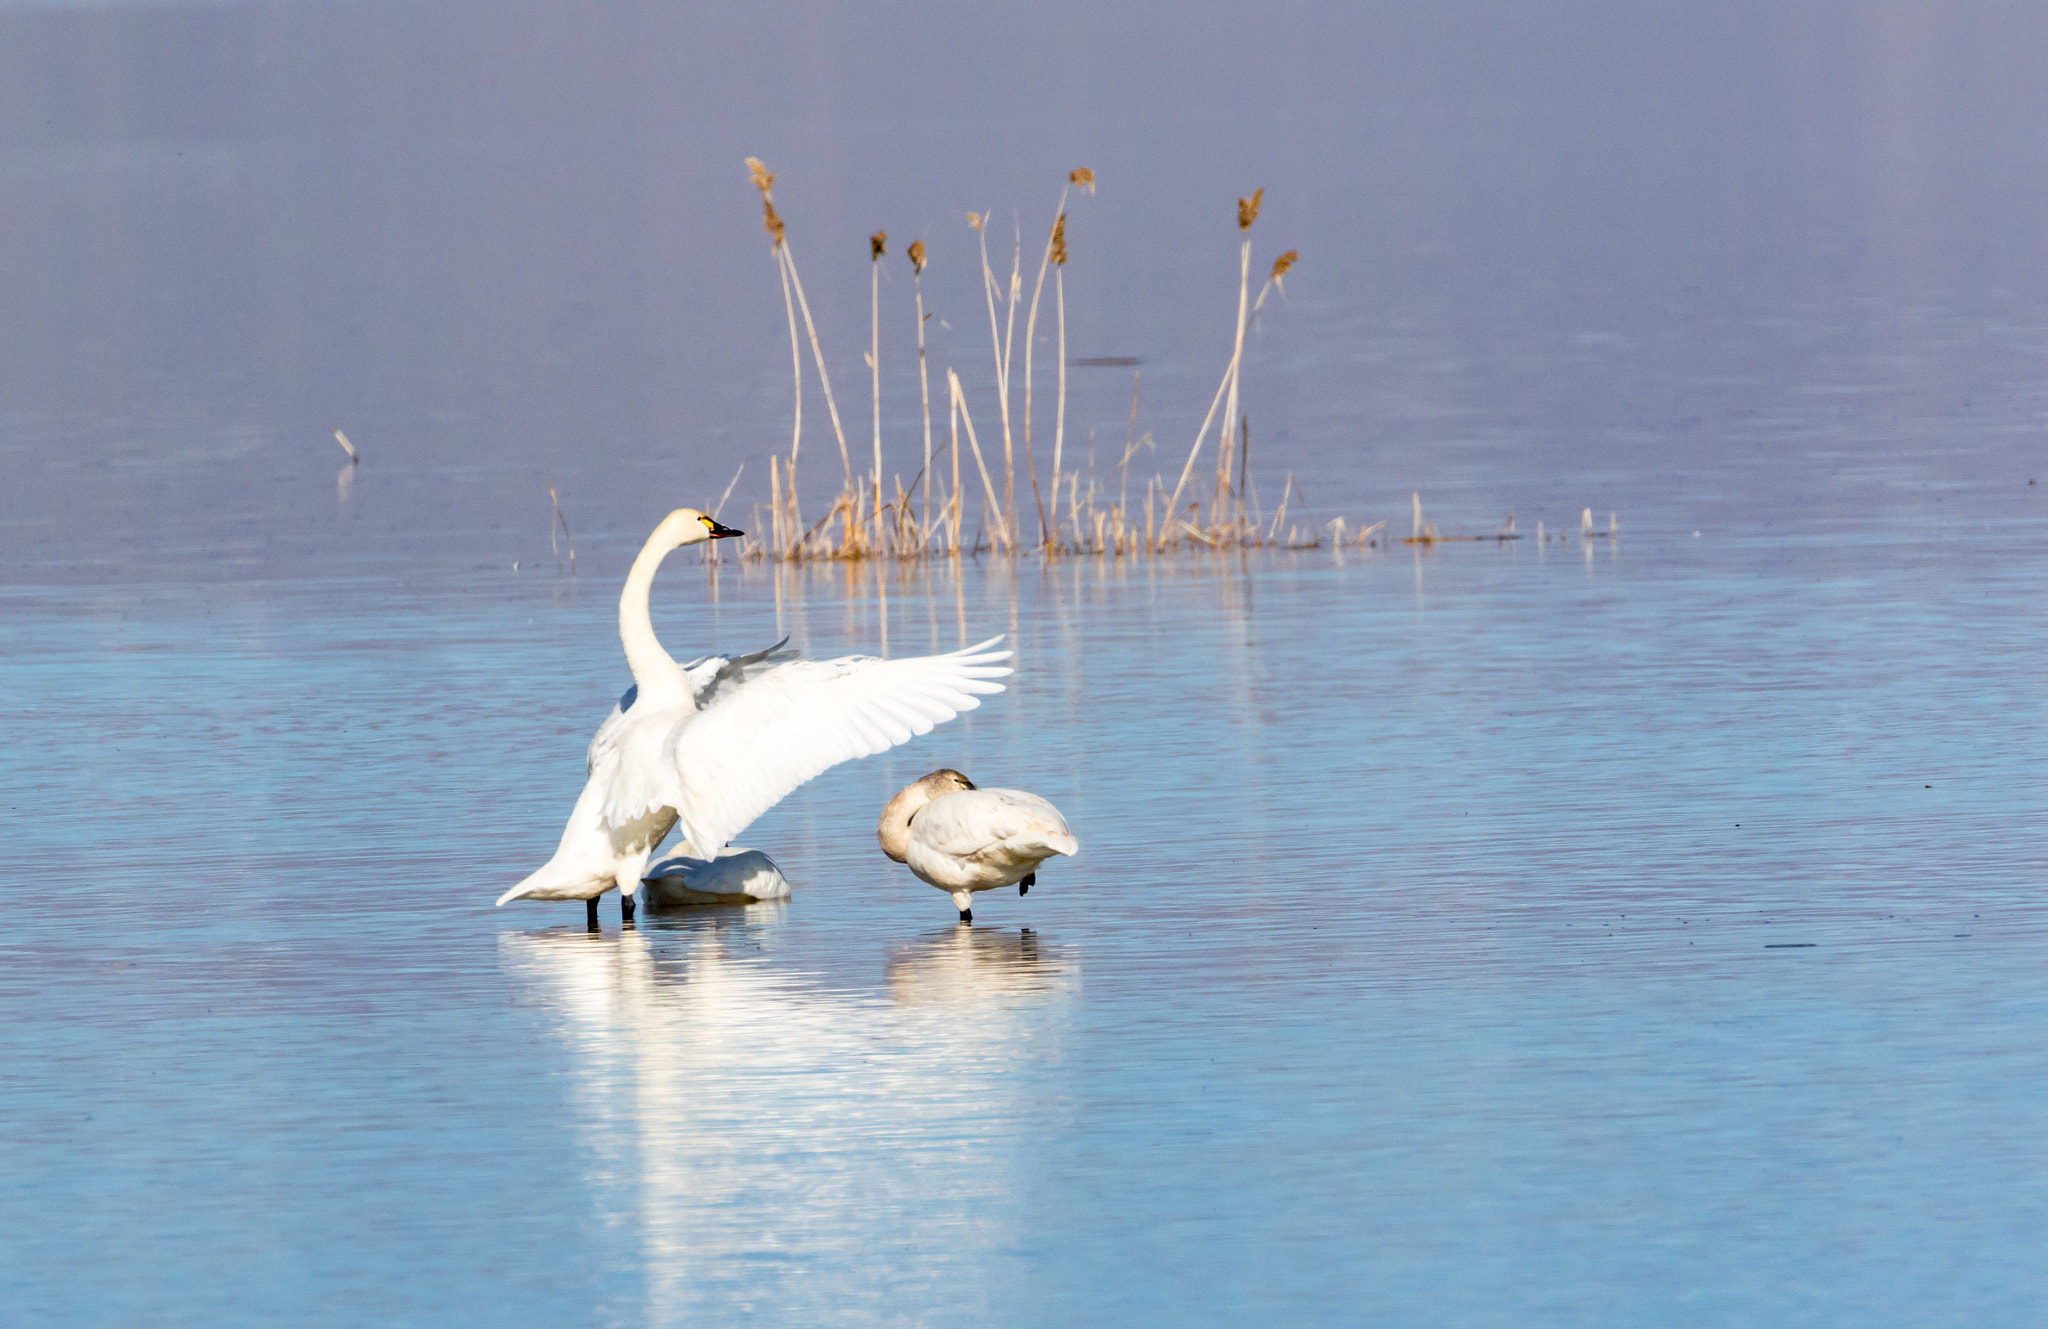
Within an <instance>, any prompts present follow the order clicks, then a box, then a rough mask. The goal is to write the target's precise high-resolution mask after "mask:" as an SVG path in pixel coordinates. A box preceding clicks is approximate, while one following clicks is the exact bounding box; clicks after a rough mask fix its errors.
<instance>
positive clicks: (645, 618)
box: [619, 522, 694, 706]
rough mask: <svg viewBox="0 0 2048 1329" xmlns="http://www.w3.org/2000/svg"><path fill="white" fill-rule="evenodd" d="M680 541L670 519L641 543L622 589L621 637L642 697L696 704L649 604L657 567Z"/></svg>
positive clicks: (620, 610) (687, 681)
mask: <svg viewBox="0 0 2048 1329" xmlns="http://www.w3.org/2000/svg"><path fill="white" fill-rule="evenodd" d="M679 543H680V541H678V540H677V539H676V538H675V535H674V533H673V532H671V531H670V530H669V528H668V523H667V522H663V523H662V524H661V525H660V526H659V527H656V528H655V532H654V534H653V535H650V536H648V537H647V543H646V544H644V545H642V546H641V548H640V556H639V557H638V558H636V559H634V560H633V570H632V571H631V572H629V573H627V574H626V588H625V589H624V590H623V591H621V592H619V641H620V643H621V644H622V645H623V646H625V648H626V666H627V668H629V669H631V670H632V671H633V682H634V683H635V684H636V685H637V686H638V687H639V689H640V700H641V701H643V702H653V703H656V704H659V705H663V706H667V705H673V704H676V703H678V702H682V703H691V704H694V703H693V700H692V698H691V696H690V684H689V680H688V679H687V678H685V677H684V676H683V667H682V666H681V665H679V664H677V663H676V662H675V660H674V658H673V657H671V656H670V655H669V653H668V652H667V651H665V650H663V649H662V646H661V640H660V639H659V638H658V637H656V636H655V635H654V618H653V615H652V614H650V613H649V612H648V607H647V593H648V591H650V590H651V589H653V586H654V573H655V570H656V569H658V568H659V567H660V566H661V560H662V559H664V558H666V557H668V552H669V550H671V549H674V548H676V547H677V545H678V544H679Z"/></svg>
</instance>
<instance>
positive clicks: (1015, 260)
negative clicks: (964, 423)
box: [970, 227, 1045, 549]
mask: <svg viewBox="0 0 2048 1329" xmlns="http://www.w3.org/2000/svg"><path fill="white" fill-rule="evenodd" d="M1023 295H1024V231H1023V228H1022V227H1018V228H1017V229H1016V235H1015V238H1014V240H1013V241H1012V244H1011V248H1010V300H1009V306H1008V311H1009V312H1008V313H1007V314H1006V315H1005V316H1004V319H1003V324H1004V326H1003V511H1002V513H1001V514H1000V515H1001V516H1002V518H1003V527H1004V529H1005V530H1010V524H1011V523H1012V522H1013V521H1014V520H1015V519H1016V516H1017V461H1016V456H1015V454H1014V452H1013V450H1012V448H1011V431H1010V366H1012V365H1013V364H1015V363H1016V361H1015V360H1014V359H1013V358H1012V353H1013V352H1014V351H1015V349H1016V345H1017V301H1018V300H1020V299H1022V298H1023ZM970 432H971V431H970ZM1031 492H1032V493H1033V494H1034V495H1036V494H1037V492H1038V472H1037V471H1036V470H1033V471H1032V473H1031ZM1038 510H1039V518H1040V520H1041V521H1043V520H1044V513H1045V504H1044V503H1043V502H1041V503H1040V504H1039V505H1038ZM1016 547H1017V543H1016V539H1015V532H1014V531H1011V540H1010V548H1011V549H1015V548H1016Z"/></svg>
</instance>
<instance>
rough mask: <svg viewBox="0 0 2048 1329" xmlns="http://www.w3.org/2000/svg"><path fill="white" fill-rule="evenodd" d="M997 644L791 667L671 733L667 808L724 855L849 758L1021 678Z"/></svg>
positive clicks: (688, 832) (882, 747) (698, 842)
mask: <svg viewBox="0 0 2048 1329" xmlns="http://www.w3.org/2000/svg"><path fill="white" fill-rule="evenodd" d="M1001 640H1002V638H1000V637H994V638H991V639H990V640H988V641H985V642H983V643H981V644H980V645H979V646H971V647H969V648H968V649H966V650H964V651H954V652H952V653H951V654H948V655H925V656H916V657H912V658H909V659H901V660H876V659H871V658H867V657H863V656H849V657H847V658H845V659H841V660H799V661H797V662H795V663H793V664H786V665H782V666H780V667H778V668H776V669H774V670H771V671H770V672H768V673H767V674H764V675H762V676H761V677H759V678H757V679H755V680H753V681H752V682H750V683H748V684H747V685H746V686H745V687H743V688H740V689H738V690H737V691H735V692H733V693H732V694H731V695H730V696H729V697H726V698H725V699H723V700H721V701H720V702H719V704H717V705H715V706H713V707H712V708H711V709H710V710H708V711H705V712H703V713H701V714H699V715H696V716H693V717H692V718H691V720H690V722H689V723H687V724H683V725H678V726H676V727H675V728H673V729H671V730H670V731H669V733H668V744H667V752H666V754H665V757H666V759H665V760H664V761H663V763H662V770H663V774H664V776H665V777H666V778H667V779H668V780H669V781H670V785H669V796H668V798H667V799H666V800H665V801H666V802H667V804H668V806H670V807H672V808H674V809H675V810H676V814H677V816H678V817H679V818H680V820H681V825H682V830H683V834H684V835H685V836H687V837H688V838H689V841H690V843H691V844H693V845H695V846H697V847H698V848H699V849H700V850H705V851H708V852H711V853H714V854H715V853H717V852H718V850H719V848H720V847H722V846H724V845H725V844H727V843H729V842H730V841H731V840H732V838H733V837H734V836H736V835H738V834H739V833H740V832H741V831H743V830H745V829H746V828H747V826H748V825H749V824H751V823H752V822H753V820H754V818H756V817H758V816H760V815H761V814H762V813H764V812H766V811H767V810H768V809H769V808H772V807H774V806H775V805H776V804H777V803H779V802H781V801H782V799H783V798H784V797H785V796H787V795H788V794H789V793H790V792H791V791H792V790H794V789H795V788H797V786H799V785H801V784H803V783H804V782H805V781H806V780H809V779H811V778H812V777H814V776H816V775H820V774H822V773H823V772H825V771H826V770H829V769H830V768H832V767H834V766H837V765H838V764H839V763H840V762H842V761H851V760H852V759H854V758H856V757H867V756H872V755H873V754H875V753H877V752H883V751H886V750H888V749H889V748H892V747H895V746H896V745H897V744H899V743H907V742H909V741H910V740H911V739H913V738H915V737H916V736H918V735H919V734H925V733H929V732H931V729H932V726H934V725H937V724H943V723H944V722H945V721H947V720H950V719H952V718H953V717H954V716H956V715H958V714H959V713H960V712H962V711H968V710H973V709H974V708H975V707H976V706H979V705H980V704H981V700H980V699H981V698H982V697H984V696H986V695H988V694H990V693H994V692H1001V691H1002V690H1003V685H1002V684H1000V683H997V682H995V681H994V680H996V679H998V678H1002V677H1003V676H1005V675H1007V674H1009V673H1010V672H1011V670H1010V669H1009V668H1008V667H1007V666H1004V665H1002V664H1000V663H999V662H1000V661H1002V660H1006V659H1008V658H1009V655H1010V653H1009V652H1008V651H997V650H993V649H991V648H992V647H994V646H995V644H996V643H997V642H999V641H1001Z"/></svg>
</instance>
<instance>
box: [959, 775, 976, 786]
mask: <svg viewBox="0 0 2048 1329" xmlns="http://www.w3.org/2000/svg"><path fill="white" fill-rule="evenodd" d="M960 783H962V784H964V785H966V786H967V787H968V788H969V789H973V788H975V787H976V786H975V783H974V781H972V780H970V779H968V778H967V777H966V776H964V775H963V776H961V777H960Z"/></svg>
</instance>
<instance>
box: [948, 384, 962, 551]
mask: <svg viewBox="0 0 2048 1329" xmlns="http://www.w3.org/2000/svg"><path fill="white" fill-rule="evenodd" d="M946 372H947V374H948V375H951V373H952V372H953V371H952V370H950V369H949V370H947V371H946ZM946 418H947V432H948V433H949V434H950V435H951V438H952V443H951V449H952V453H953V499H952V506H953V527H952V535H951V537H950V539H949V540H948V541H947V544H946V552H947V553H948V554H951V555H953V556H955V557H958V556H959V553H960V517H961V512H960V401H959V398H958V397H954V398H953V399H952V400H951V401H950V403H949V405H948V407H947V410H946Z"/></svg>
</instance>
